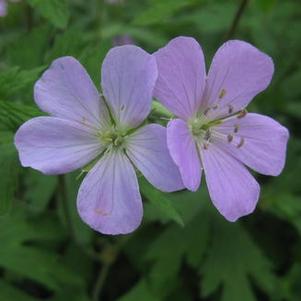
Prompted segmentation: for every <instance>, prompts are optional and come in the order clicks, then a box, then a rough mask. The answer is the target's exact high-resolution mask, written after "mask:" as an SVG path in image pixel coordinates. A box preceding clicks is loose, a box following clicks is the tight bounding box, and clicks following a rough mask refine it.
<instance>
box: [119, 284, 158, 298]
mask: <svg viewBox="0 0 301 301" xmlns="http://www.w3.org/2000/svg"><path fill="white" fill-rule="evenodd" d="M141 300H143V301H161V300H162V299H158V298H157V297H155V296H154V295H153V294H152V292H151V291H150V289H149V287H148V285H147V281H146V280H145V279H142V280H140V281H139V282H138V283H137V284H136V285H135V286H134V287H133V288H132V289H130V291H129V292H128V293H126V294H125V295H124V296H122V297H121V298H119V299H117V301H141Z"/></svg>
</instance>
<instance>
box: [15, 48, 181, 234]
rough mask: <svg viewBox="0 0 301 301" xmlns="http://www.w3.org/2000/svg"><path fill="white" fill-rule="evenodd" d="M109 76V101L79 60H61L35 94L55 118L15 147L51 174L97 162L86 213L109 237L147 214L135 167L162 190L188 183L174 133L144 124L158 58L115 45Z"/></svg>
mask: <svg viewBox="0 0 301 301" xmlns="http://www.w3.org/2000/svg"><path fill="white" fill-rule="evenodd" d="M101 77H102V80H101V85H102V89H103V97H101V96H100V94H99V93H98V91H97V89H96V87H95V86H94V84H93V83H92V81H91V79H90V77H89V76H88V74H87V72H86V71H85V69H84V68H83V67H82V66H81V64H80V63H79V62H78V61H77V60H75V59H74V58H72V57H63V58H59V59H57V60H55V61H54V62H53V63H52V65H51V66H50V68H49V69H48V70H47V71H46V72H45V73H44V74H43V76H42V77H41V79H40V80H39V81H38V82H37V83H36V85H35V90H34V96H35V101H36V103H37V105H38V106H39V107H40V108H41V110H42V111H44V112H47V113H49V114H50V115H51V116H50V117H37V118H33V119H31V120H29V121H28V122H26V123H25V124H23V125H22V126H21V127H20V129H19V130H18V132H17V133H16V136H15V144H16V147H17V149H18V151H19V156H20V160H21V163H22V165H23V166H30V167H32V168H34V169H37V170H39V171H41V172H43V173H45V174H49V175H54V174H63V173H67V172H70V171H73V170H75V169H77V168H81V167H83V166H85V165H86V164H88V163H89V162H91V161H92V160H95V161H93V162H95V164H94V166H93V167H92V168H91V169H90V171H89V173H88V174H87V176H86V177H85V178H84V180H83V182H82V184H81V187H80V189H79V193H78V197H77V207H78V212H79V214H80V216H81V218H82V219H83V220H84V221H85V222H86V223H87V224H88V225H90V226H91V227H92V228H93V229H95V230H97V231H99V232H101V233H105V234H121V233H129V232H131V231H133V230H134V229H136V228H137V227H138V226H139V224H140V222H141V219H142V214H143V212H142V211H143V208H142V201H141V196H140V193H139V187H138V181H137V176H136V174H135V169H134V167H136V168H137V169H139V170H140V171H141V173H142V174H143V175H144V176H145V177H146V179H147V180H148V181H149V182H150V183H151V184H153V185H154V186H156V187H157V188H158V189H160V190H162V191H166V192H170V191H174V190H179V189H182V188H183V184H182V180H181V176H180V174H179V172H178V169H177V167H176V165H175V164H174V162H173V161H172V159H171V157H170V155H169V152H168V149H167V143H166V129H165V128H164V127H162V126H160V125H157V124H147V125H145V124H142V122H143V121H144V120H145V118H146V117H147V115H148V114H149V112H150V110H151V99H152V93H153V88H154V85H155V82H156V79H157V65H156V61H155V58H154V57H153V56H151V55H150V54H148V53H146V52H145V51H144V50H142V49H141V48H139V47H136V46H131V45H127V46H122V47H115V48H113V49H111V50H110V51H109V53H108V54H107V56H106V58H105V59H104V62H103V65H102V74H101ZM104 100H105V101H104Z"/></svg>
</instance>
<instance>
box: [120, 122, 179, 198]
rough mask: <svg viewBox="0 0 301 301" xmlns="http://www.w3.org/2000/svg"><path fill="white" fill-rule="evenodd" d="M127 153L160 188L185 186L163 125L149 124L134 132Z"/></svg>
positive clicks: (173, 188) (164, 189)
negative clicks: (167, 141) (171, 152)
mask: <svg viewBox="0 0 301 301" xmlns="http://www.w3.org/2000/svg"><path fill="white" fill-rule="evenodd" d="M126 153H127V155H128V156H129V158H130V160H131V161H132V162H133V163H134V164H135V165H136V167H137V168H138V169H139V170H140V171H141V172H142V173H143V175H144V176H145V177H146V179H147V180H148V181H149V182H150V183H151V184H152V185H154V186H155V187H157V188H158V189H160V190H162V191H166V192H172V191H176V190H180V189H183V188H184V186H183V183H182V180H181V176H180V173H179V170H178V168H177V166H176V165H175V164H174V162H173V161H172V159H171V157H170V154H169V152H168V149H167V143H166V128H164V127H163V126H161V125H158V124H149V125H146V126H144V127H142V128H140V129H139V130H137V131H136V132H134V133H133V134H132V135H131V136H130V137H129V140H128V145H127V150H126Z"/></svg>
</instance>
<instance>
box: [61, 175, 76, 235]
mask: <svg viewBox="0 0 301 301" xmlns="http://www.w3.org/2000/svg"><path fill="white" fill-rule="evenodd" d="M58 192H59V199H61V201H62V207H63V213H64V217H65V220H66V224H67V228H68V234H69V236H70V238H71V239H73V240H75V233H74V231H73V225H72V220H71V215H70V210H69V204H68V196H67V189H66V179H65V176H64V175H59V176H58Z"/></svg>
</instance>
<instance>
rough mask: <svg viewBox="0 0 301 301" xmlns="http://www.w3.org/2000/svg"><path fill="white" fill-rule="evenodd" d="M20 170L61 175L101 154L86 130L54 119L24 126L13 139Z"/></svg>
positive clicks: (89, 130) (97, 145)
mask: <svg viewBox="0 0 301 301" xmlns="http://www.w3.org/2000/svg"><path fill="white" fill-rule="evenodd" d="M15 145H16V147H17V149H18V152H19V157H20V161H21V164H22V166H24V167H32V168H34V169H37V170H39V171H41V172H43V173H45V174H49V175H54V174H63V173H67V172H70V171H73V170H75V169H78V168H80V167H82V166H84V165H86V164H87V163H89V162H90V161H92V160H93V159H94V158H95V157H96V156H97V155H98V154H99V153H100V152H101V150H102V147H101V145H100V141H99V139H98V138H97V136H96V134H95V133H94V132H93V131H91V129H90V128H88V127H84V126H82V125H80V124H79V123H77V122H73V121H69V120H64V119H60V118H55V117H37V118H33V119H31V120H29V121H27V122H25V123H24V124H23V125H22V126H21V127H20V128H19V129H18V131H17V133H16V135H15Z"/></svg>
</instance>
